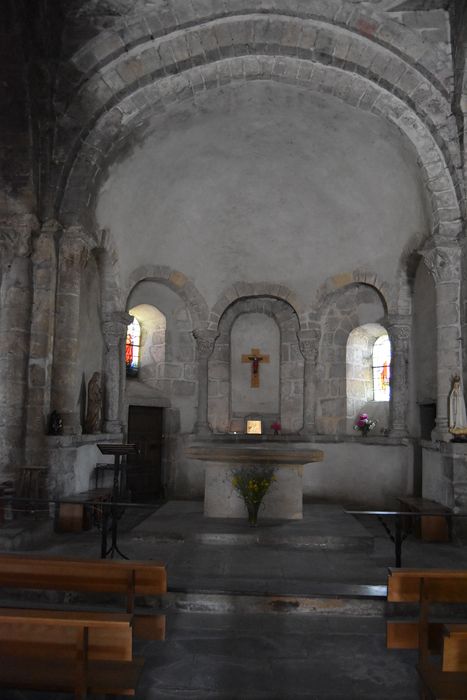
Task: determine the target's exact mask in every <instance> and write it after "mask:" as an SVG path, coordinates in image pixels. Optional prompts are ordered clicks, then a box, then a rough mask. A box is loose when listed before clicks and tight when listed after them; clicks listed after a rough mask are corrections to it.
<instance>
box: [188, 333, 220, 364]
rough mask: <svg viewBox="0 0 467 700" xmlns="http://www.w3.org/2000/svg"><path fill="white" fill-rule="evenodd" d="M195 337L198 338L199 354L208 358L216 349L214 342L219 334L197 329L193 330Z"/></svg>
mask: <svg viewBox="0 0 467 700" xmlns="http://www.w3.org/2000/svg"><path fill="white" fill-rule="evenodd" d="M193 337H194V338H195V340H196V345H197V348H198V356H199V357H204V358H208V357H209V356H210V355H211V353H212V351H213V350H214V344H215V342H216V339H217V337H218V334H216V333H213V332H212V331H206V330H203V329H195V330H194V331H193Z"/></svg>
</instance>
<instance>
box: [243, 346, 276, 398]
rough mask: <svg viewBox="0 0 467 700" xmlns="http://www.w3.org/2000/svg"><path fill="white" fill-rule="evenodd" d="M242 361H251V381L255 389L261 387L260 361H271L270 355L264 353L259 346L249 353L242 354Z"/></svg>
mask: <svg viewBox="0 0 467 700" xmlns="http://www.w3.org/2000/svg"><path fill="white" fill-rule="evenodd" d="M242 362H251V383H250V386H251V387H252V388H253V389H257V388H258V387H259V363H260V362H266V363H267V362H269V355H262V354H261V351H260V349H259V348H251V352H250V353H249V355H242Z"/></svg>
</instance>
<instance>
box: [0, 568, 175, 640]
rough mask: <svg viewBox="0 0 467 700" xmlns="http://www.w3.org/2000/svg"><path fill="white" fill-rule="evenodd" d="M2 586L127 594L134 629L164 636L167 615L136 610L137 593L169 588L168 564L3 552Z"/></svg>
mask: <svg viewBox="0 0 467 700" xmlns="http://www.w3.org/2000/svg"><path fill="white" fill-rule="evenodd" d="M0 586H3V587H6V588H21V589H24V588H27V589H40V590H52V591H73V592H80V593H87V592H89V593H117V594H122V595H124V596H125V600H126V612H127V613H129V614H130V615H132V623H133V632H134V635H135V636H136V637H139V638H142V639H164V638H165V616H164V615H154V614H151V615H142V614H135V596H137V595H141V596H145V595H156V596H160V595H164V594H165V593H166V592H167V574H166V570H165V566H164V565H163V564H161V563H157V562H151V561H143V562H140V561H131V560H122V561H120V560H119V561H117V560H108V559H94V560H93V559H66V558H64V557H41V556H36V555H20V554H0Z"/></svg>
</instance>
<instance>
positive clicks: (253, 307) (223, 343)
mask: <svg viewBox="0 0 467 700" xmlns="http://www.w3.org/2000/svg"><path fill="white" fill-rule="evenodd" d="M251 313H261V314H265V315H266V316H269V317H270V318H272V319H274V321H275V322H276V324H277V326H278V328H279V333H280V412H281V422H282V425H283V429H284V431H285V432H298V430H300V428H301V427H302V425H303V368H304V360H303V357H302V355H301V353H300V349H299V345H298V338H297V333H298V330H299V320H298V316H297V313H296V311H295V309H294V308H293V307H292V305H291V304H290V303H289V302H288V301H287V300H284V299H281V298H278V297H272V296H261V295H259V296H250V297H248V296H241V297H238V298H237V299H235V300H234V301H233V302H232V303H231V304H230V305H229V306H228V307H227V308H225V309H224V311H223V313H222V316H221V318H220V320H219V323H218V326H217V330H218V337H217V340H216V344H215V347H214V351H213V353H212V356H211V358H210V361H209V368H208V372H209V377H210V396H209V422H210V423H211V425H212V426H213V428H214V430H215V432H227V431H228V430H229V426H230V421H231V418H232V416H231V410H230V408H231V407H230V377H231V365H230V363H231V352H230V336H231V330H232V326H233V324H234V322H235V321H236V320H237V319H238V318H239V317H240V316H242V315H244V314H251ZM275 417H276V416H274V417H273V418H275Z"/></svg>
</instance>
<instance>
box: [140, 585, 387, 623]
mask: <svg viewBox="0 0 467 700" xmlns="http://www.w3.org/2000/svg"><path fill="white" fill-rule="evenodd" d="M353 588H354V589H356V588H357V587H353ZM360 588H361V589H362V591H361V594H360V595H358V594H355V593H356V591H355V590H354V595H344V594H342V593H341V594H338V593H337V592H336V593H335V594H332V593H330V594H326V595H324V594H322V595H319V594H310V595H275V594H264V595H258V594H254V593H252V594H249V593H243V592H237V593H235V592H230V593H228V592H218V593H215V592H213V591H201V590H200V591H182V590H174V589H173V588H172V589H170V590H169V592H168V593H167V595H166V596H164V599H163V600H162V609H163V610H164V611H166V612H167V613H170V612H185V613H216V614H219V613H221V614H225V613H229V614H230V613H237V614H256V613H262V614H264V613H272V614H276V615H277V614H300V615H303V614H306V615H340V616H364V617H384V616H385V611H386V587H385V586H361V587H360ZM363 589H365V590H363ZM369 589H374V590H373V591H371V590H369ZM148 602H150V601H148Z"/></svg>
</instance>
